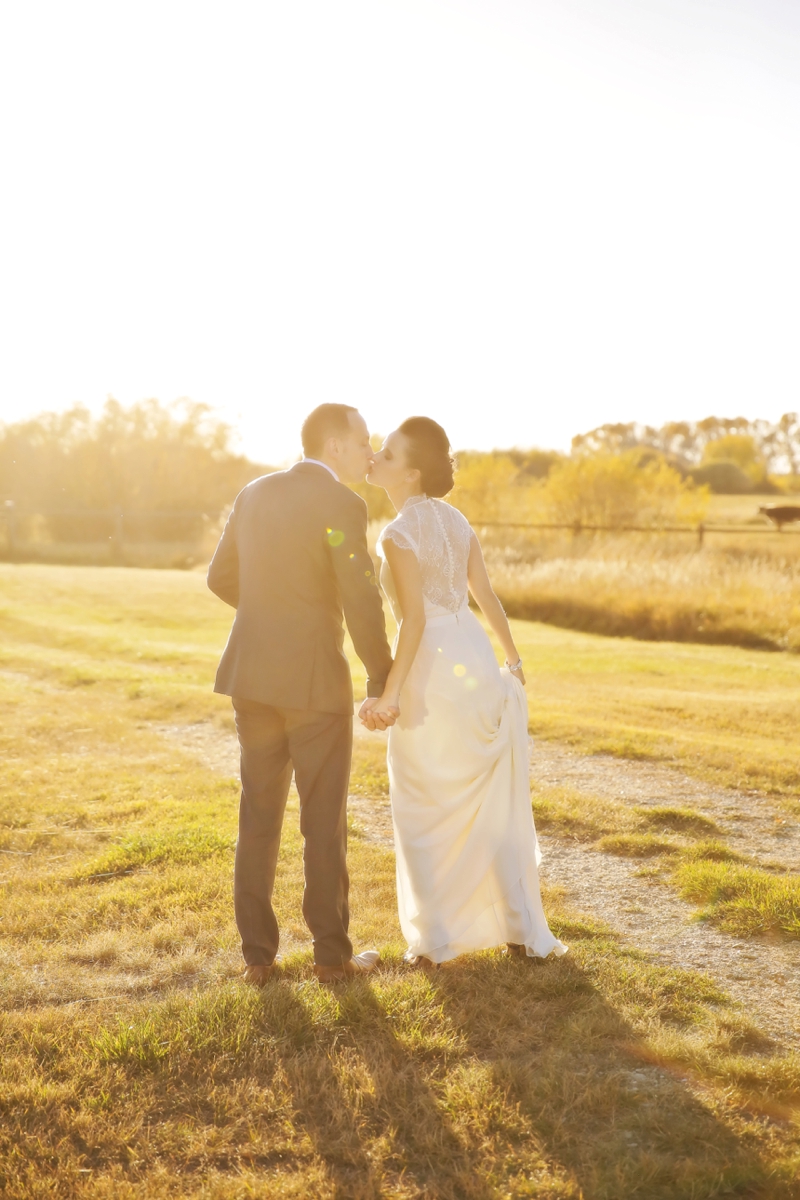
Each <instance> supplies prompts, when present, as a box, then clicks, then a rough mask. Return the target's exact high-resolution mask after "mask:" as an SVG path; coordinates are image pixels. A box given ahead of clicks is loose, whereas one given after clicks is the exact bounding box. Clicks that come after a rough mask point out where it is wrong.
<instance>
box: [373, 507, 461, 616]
mask: <svg viewBox="0 0 800 1200" xmlns="http://www.w3.org/2000/svg"><path fill="white" fill-rule="evenodd" d="M471 536H472V529H471V528H470V525H469V522H468V521H467V519H466V517H464V516H463V515H462V514H461V513H460V512H459V511H458V509H457V508H453V506H452V505H450V504H445V502H444V501H443V500H432V499H428V497H427V496H412V497H411V498H410V499H409V500H407V501H406V503H405V504H404V505H403V508H402V510H401V511H400V512H399V513H398V514H397V516H396V517H395V519H394V520H393V521H391V522H390V523H389V524H388V525H387V526H386V528H385V529H384V530H383V531H382V533H381V535H380V537H379V538H378V553H379V554H380V555H381V557H383V543H384V541H385V540H386V539H387V538H388V539H390V540H391V541H393V542H394V544H395V545H396V546H399V548H400V549H401V550H412V551H413V553H414V554H415V555H416V557H417V559H418V560H419V566H420V571H421V573H422V594H423V596H424V598H425V600H426V601H427V604H428V605H431V606H433V607H436V608H444V609H446V610H447V611H448V612H458V610H459V609H460V608H463V607H464V605H465V604H466V603H467V561H468V559H469V547H470V538H471Z"/></svg>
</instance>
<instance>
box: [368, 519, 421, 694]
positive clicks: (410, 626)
mask: <svg viewBox="0 0 800 1200" xmlns="http://www.w3.org/2000/svg"><path fill="white" fill-rule="evenodd" d="M383 552H384V554H385V555H386V561H387V563H388V564H389V567H390V570H391V572H392V578H393V579H394V586H395V591H396V592H397V601H398V604H399V607H400V611H401V612H402V614H403V619H402V621H401V622H400V633H399V636H398V638H397V650H396V651H395V656H394V662H393V663H392V667H391V670H390V671H389V675H388V677H387V679H386V684H385V686H384V689H383V695H382V696H381V698H380V699H379V700H376V701H375V704H374V705H373V709H374V710H375V711H376V712H382V711H383V712H385V711H386V710H387V709H388V708H399V705H400V700H399V697H400V689H401V688H402V686H403V684H404V683H405V681H406V676H407V675H408V672H409V671H410V670H411V664H412V663H413V661H414V659H415V657H416V653H417V650H418V649H419V644H420V642H421V641H422V634H423V632H424V629H425V604H424V601H423V599H422V575H421V574H420V569H419V562H418V561H417V556H416V555H415V554H414V553H413V551H411V550H401V549H400V547H399V546H396V545H395V544H394V542H393V541H391V539H390V538H386V539H385V540H384V542H383Z"/></svg>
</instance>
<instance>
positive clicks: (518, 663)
mask: <svg viewBox="0 0 800 1200" xmlns="http://www.w3.org/2000/svg"><path fill="white" fill-rule="evenodd" d="M506 666H507V667H508V669H509V671H521V670H522V659H521V658H518V659H517V661H516V662H515V663H513V664H512V663H510V662H509V661H508V659H506Z"/></svg>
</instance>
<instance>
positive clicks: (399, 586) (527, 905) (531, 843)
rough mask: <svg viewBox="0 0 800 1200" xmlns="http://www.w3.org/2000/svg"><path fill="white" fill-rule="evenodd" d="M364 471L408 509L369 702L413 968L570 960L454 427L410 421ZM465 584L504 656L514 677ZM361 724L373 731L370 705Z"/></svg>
mask: <svg viewBox="0 0 800 1200" xmlns="http://www.w3.org/2000/svg"><path fill="white" fill-rule="evenodd" d="M367 478H368V480H369V482H370V483H373V484H376V485H378V486H379V487H383V488H385V490H386V491H387V493H388V494H389V497H390V499H391V500H392V502H393V504H394V506H395V508H396V509H397V512H398V515H397V517H396V518H395V519H394V520H393V521H391V522H390V524H389V525H387V526H386V528H385V529H384V530H383V532H382V533H381V536H380V539H379V543H378V552H379V554H380V556H381V559H382V560H383V561H382V564H381V572H380V581H381V585H382V587H383V588H384V590H385V592H386V594H387V595H388V597H389V600H390V603H391V605H392V609H393V611H394V614H395V617H396V618H397V620H398V623H399V632H398V637H397V641H396V643H395V658H394V665H393V666H392V669H391V672H390V674H389V677H388V679H387V682H386V687H385V689H384V693H383V695H382V696H381V697H380V699H378V700H375V701H374V702H372V704H371V708H372V710H373V711H375V712H381V711H382V712H386V713H388V712H393V713H394V714H395V715H396V716H397V720H396V723H395V724H394V725H393V726H392V727H391V728H390V730H389V749H388V762H389V784H390V792H391V800H392V815H393V819H394V831H395V850H396V855H397V896H398V905H399V910H400V925H401V927H402V930H403V934H404V936H405V938H406V940H407V941H408V952H407V954H406V961H408V962H411V963H413V964H415V965H421V966H429V965H431V964H438V963H442V962H447V961H448V960H449V959H452V958H455V957H456V956H457V955H459V954H464V953H465V952H467V951H470V950H484V949H488V948H490V947H493V946H503V945H505V946H507V948H508V950H509V951H510V952H512V953H516V954H521V955H529V956H531V957H533V956H536V957H542V958H543V957H546V956H547V955H548V954H550V953H554V954H565V953H566V950H567V947H566V946H565V945H564V944H563V943H562V942H560V941H559V940H558V938H556V937H555V936H554V934H552V933H551V932H550V929H549V928H548V925H547V920H546V918H545V915H544V911H543V909H542V901H541V897H540V894H539V872H538V863H539V861H540V859H541V853H540V851H539V847H538V843H537V838H536V831H535V828H534V824H533V815H532V812H531V797H530V784H529V780H528V708H527V700H526V696H525V689H524V687H523V684H524V681H525V680H524V675H523V672H522V662H521V660H520V657H519V654H518V653H517V649H516V647H515V645H514V641H513V638H512V636H511V630H510V629H509V625H508V621H507V619H506V615H505V613H504V612H503V609H502V607H501V605H500V602H499V600H498V599H497V597H496V595H495V594H494V591H493V590H492V586H491V583H490V582H489V578H488V575H487V573H486V567H485V565H484V561H483V555H482V553H481V548H480V545H479V543H478V539H477V538H476V536H475V534H474V532H473V531H472V528H471V527H470V525H469V523H468V521H467V520H466V518H465V517H464V516H462V514H461V513H460V512H458V510H457V509H455V508H453V507H452V506H451V505H449V504H446V503H445V502H444V501H443V500H441V499H438V498H437V497H441V496H443V495H446V494H447V492H449V491H450V488H451V487H452V486H453V463H452V459H451V457H450V447H449V443H448V439H447V435H446V434H445V432H444V430H443V429H442V427H441V426H440V425H437V424H436V422H435V421H431V420H430V419H429V418H427V417H412V418H410V419H409V420H408V421H405V422H404V423H403V424H402V425H401V426H400V427H399V429H397V430H396V431H395V432H394V433H392V434H390V435H389V437H388V438H387V439H386V441H385V442H384V445H383V448H382V450H380V451H379V452H378V453H377V454H376V456H375V462H374V466H373V467H372V469H371V471H370V473H369V475H368V476H367ZM468 589H469V591H470V592H471V593H472V596H473V598H474V599H475V601H476V602H477V604H478V605H479V606H480V608H481V610H482V612H483V614H484V616H485V617H486V620H487V621H488V623H489V625H490V626H491V628H492V630H493V631H494V633H495V635H496V636H497V639H498V641H499V642H500V645H501V646H502V648H503V650H504V651H505V654H506V656H507V662H506V666H505V667H504V668H503V669H502V670H501V669H500V668H499V667H498V665H497V660H496V658H495V655H494V651H493V649H492V646H491V643H490V641H489V638H488V636H487V634H486V632H485V631H484V629H483V627H482V625H481V624H480V622H479V621H478V620H477V618H476V617H475V616H474V615H473V613H472V612H470V609H469V607H468V598H467V591H468ZM362 712H363V710H362ZM362 719H364V721H365V724H367V725H368V726H369V727H371V726H372V725H373V722H372V720H371V718H370V714H369V711H368V710H367V711H366V712H363V717H362Z"/></svg>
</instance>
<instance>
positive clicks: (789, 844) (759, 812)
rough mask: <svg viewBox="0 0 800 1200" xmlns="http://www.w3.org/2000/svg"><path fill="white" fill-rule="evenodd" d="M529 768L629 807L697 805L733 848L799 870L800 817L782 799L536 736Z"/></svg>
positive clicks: (543, 778)
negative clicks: (793, 815)
mask: <svg viewBox="0 0 800 1200" xmlns="http://www.w3.org/2000/svg"><path fill="white" fill-rule="evenodd" d="M531 772H532V775H533V778H535V779H536V780H537V782H538V783H540V784H544V785H545V786H551V787H559V786H568V787H573V788H576V789H577V790H578V791H582V792H591V793H592V795H594V796H607V797H608V798H609V800H614V801H616V802H617V803H618V804H628V805H630V806H631V807H639V806H641V807H645V806H648V805H654V806H655V805H662V804H663V805H669V806H670V807H674V808H693V809H696V810H697V812H700V813H702V814H703V815H704V816H706V817H711V818H712V819H713V820H714V821H716V822H717V824H718V825H719V826H720V828H721V829H722V831H723V833H724V836H725V837H726V838H727V839H728V840H729V841H730V843H731V849H733V850H738V851H739V853H740V854H745V855H747V856H748V857H752V858H758V859H760V860H761V861H762V862H765V863H766V862H769V863H775V864H776V865H777V864H780V865H781V866H783V867H785V868H787V869H788V870H790V871H800V822H798V821H796V820H793V819H792V818H791V817H790V816H789V815H788V814H787V811H786V809H785V808H784V807H783V806H782V804H781V801H780V800H779V799H776V798H773V797H771V796H767V795H764V794H763V793H762V792H755V791H738V790H735V789H733V788H724V787H719V786H717V785H715V784H713V783H704V782H703V781H702V780H700V779H693V778H692V777H691V776H689V775H684V774H683V773H682V772H681V771H677V770H675V769H674V768H672V767H667V766H662V765H661V764H659V763H648V762H632V761H630V760H629V759H620V758H613V757H611V756H610V755H604V754H578V753H577V752H576V751H574V750H570V749H569V748H567V747H565V746H560V745H557V744H556V743H553V742H541V741H538V740H537V741H534V742H533V745H532V748H531Z"/></svg>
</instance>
